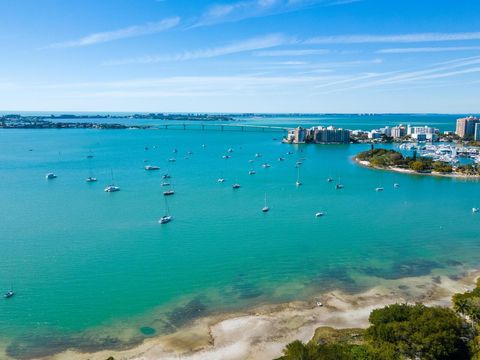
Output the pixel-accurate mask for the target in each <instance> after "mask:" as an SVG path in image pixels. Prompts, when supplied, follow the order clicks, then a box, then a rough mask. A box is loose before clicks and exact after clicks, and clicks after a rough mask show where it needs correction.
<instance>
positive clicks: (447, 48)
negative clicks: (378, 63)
mask: <svg viewBox="0 0 480 360" xmlns="http://www.w3.org/2000/svg"><path fill="white" fill-rule="evenodd" d="M470 50H480V46H445V47H416V48H415V47H414V48H392V49H380V50H378V51H377V53H379V54H409V53H431V52H447V51H470Z"/></svg>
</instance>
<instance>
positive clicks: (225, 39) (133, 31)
mask: <svg viewBox="0 0 480 360" xmlns="http://www.w3.org/2000/svg"><path fill="white" fill-rule="evenodd" d="M479 14H480V1H477V0H237V1H227V0H225V1H222V0H218V1H216V0H213V1H211V0H204V1H194V0H68V1H65V0H0V24H1V30H0V47H1V50H2V51H1V55H0V56H1V57H0V59H1V62H0V64H1V66H0V109H2V110H12V111H15V110H16V111H21V110H24V111H93V112H99V111H128V112H135V111H138V112H140V111H148V112H151V111H152V112H177V111H179V112H186V111H188V112H190V111H191V112H205V111H208V112H354V113H355V112H437V113H478V112H480V92H479V88H480V26H479V25H480V16H479Z"/></svg>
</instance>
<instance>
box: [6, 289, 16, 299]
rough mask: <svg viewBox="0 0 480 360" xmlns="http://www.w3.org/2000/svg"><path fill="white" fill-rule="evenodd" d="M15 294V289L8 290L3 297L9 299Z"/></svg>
mask: <svg viewBox="0 0 480 360" xmlns="http://www.w3.org/2000/svg"><path fill="white" fill-rule="evenodd" d="M13 295H15V292H14V291H13V290H8V291H7V292H6V293H5V294H4V295H3V297H4V298H5V299H8V298H11V297H12V296H13Z"/></svg>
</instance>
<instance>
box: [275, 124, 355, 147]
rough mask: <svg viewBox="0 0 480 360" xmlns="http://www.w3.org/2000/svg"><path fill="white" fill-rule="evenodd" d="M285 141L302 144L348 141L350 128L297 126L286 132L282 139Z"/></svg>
mask: <svg viewBox="0 0 480 360" xmlns="http://www.w3.org/2000/svg"><path fill="white" fill-rule="evenodd" d="M284 142H286V143H290V144H291V143H293V144H304V143H316V144H327V143H349V142H350V130H346V129H337V128H335V127H333V126H328V127H323V126H317V127H313V128H310V129H304V128H302V127H297V128H295V129H292V130H290V131H289V132H288V134H287V137H286V138H285V139H284Z"/></svg>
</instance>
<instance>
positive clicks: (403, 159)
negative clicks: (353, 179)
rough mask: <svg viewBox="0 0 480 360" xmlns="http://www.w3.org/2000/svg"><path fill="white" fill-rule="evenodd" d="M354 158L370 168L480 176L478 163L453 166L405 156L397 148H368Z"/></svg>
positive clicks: (438, 174) (455, 175)
mask: <svg viewBox="0 0 480 360" xmlns="http://www.w3.org/2000/svg"><path fill="white" fill-rule="evenodd" d="M354 160H355V161H356V162H357V163H359V164H360V165H364V166H367V167H370V168H374V169H383V170H391V171H398V172H403V173H411V174H419V175H434V176H450V177H480V169H479V167H478V165H477V164H468V165H458V166H453V165H452V164H450V163H448V162H445V161H439V160H437V161H434V160H433V159H432V158H430V157H417V156H416V155H414V156H413V157H410V156H404V155H403V154H402V153H400V152H398V151H395V150H387V149H372V150H367V151H363V152H361V153H359V154H357V155H356V156H355V157H354Z"/></svg>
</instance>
